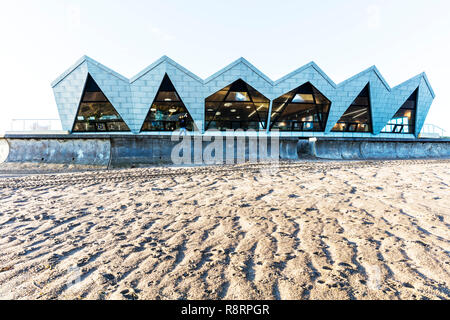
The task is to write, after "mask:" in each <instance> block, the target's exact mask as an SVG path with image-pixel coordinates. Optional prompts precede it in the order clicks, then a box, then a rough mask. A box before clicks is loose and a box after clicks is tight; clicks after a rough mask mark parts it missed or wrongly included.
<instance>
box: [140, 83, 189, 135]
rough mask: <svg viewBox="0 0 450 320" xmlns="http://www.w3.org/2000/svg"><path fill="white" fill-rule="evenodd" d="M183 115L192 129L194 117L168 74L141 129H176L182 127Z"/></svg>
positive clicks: (187, 125)
mask: <svg viewBox="0 0 450 320" xmlns="http://www.w3.org/2000/svg"><path fill="white" fill-rule="evenodd" d="M182 117H184V118H185V123H186V129H187V130H191V131H192V130H193V127H194V122H193V120H192V117H191V115H190V114H189V111H188V110H187V108H186V106H185V105H184V103H183V101H181V99H180V96H179V95H178V93H177V91H176V90H175V87H174V85H173V84H172V81H170V79H169V77H168V76H167V74H166V75H164V78H163V81H162V83H161V86H160V87H159V90H158V93H157V94H156V97H155V100H154V101H153V103H152V105H151V107H150V110H149V112H148V114H147V117H146V118H145V121H144V124H143V125H142V129H141V131H174V130H176V129H179V128H180V119H181V118H182Z"/></svg>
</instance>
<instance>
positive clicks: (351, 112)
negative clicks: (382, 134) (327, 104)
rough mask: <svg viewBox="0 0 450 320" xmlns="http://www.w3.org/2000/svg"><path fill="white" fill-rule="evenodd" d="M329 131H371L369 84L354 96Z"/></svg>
mask: <svg viewBox="0 0 450 320" xmlns="http://www.w3.org/2000/svg"><path fill="white" fill-rule="evenodd" d="M331 131H344V132H372V118H371V116H370V90H369V84H367V86H366V87H365V88H364V89H363V90H362V91H361V93H360V94H359V95H358V97H356V99H355V100H354V101H353V103H352V104H351V105H350V107H349V108H348V109H347V111H345V113H344V114H343V115H342V117H341V118H340V119H339V121H338V122H337V123H336V125H335V126H334V127H333V129H332V130H331Z"/></svg>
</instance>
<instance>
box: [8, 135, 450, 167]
mask: <svg viewBox="0 0 450 320" xmlns="http://www.w3.org/2000/svg"><path fill="white" fill-rule="evenodd" d="M180 141H181V140H180ZM217 141H218V143H217V144H215V143H216V142H217ZM217 141H216V137H214V136H208V137H206V136H204V137H203V139H202V136H196V137H192V139H191V140H190V142H187V144H184V145H180V144H179V141H172V140H171V137H170V136H162V135H160V136H157V135H155V136H151V135H148V136H133V135H123V136H121V135H85V136H80V135H61V136H45V135H42V136H38V135H34V136H9V137H8V136H7V137H5V138H0V163H1V162H11V163H13V162H16V163H20V162H22V163H25V162H27V163H56V164H75V165H94V166H108V167H109V166H112V167H124V166H125V167H126V166H132V165H145V164H164V163H168V164H172V163H174V161H173V160H174V159H178V161H179V162H176V161H175V164H183V163H184V164H189V163H192V164H202V163H206V164H213V163H223V161H225V160H226V162H227V163H235V162H244V161H257V160H270V159H273V155H272V151H273V153H274V154H278V152H279V158H280V159H285V160H297V159H302V158H319V159H335V160H342V159H344V160H358V159H419V158H450V140H437V139H435V140H433V141H428V140H425V141H421V140H410V141H401V140H395V141H388V140H367V139H360V140H358V139H352V140H349V139H340V140H339V139H325V138H322V139H317V140H315V139H310V140H301V139H300V140H299V139H297V138H280V139H279V141H278V143H277V144H276V145H273V146H272V143H271V139H270V138H269V139H267V144H265V140H262V141H261V140H258V139H257V138H256V137H245V139H242V140H240V141H241V142H240V144H239V143H237V142H236V139H234V138H233V137H231V138H228V139H227V138H226V137H223V140H222V142H220V139H219V140H217ZM261 142H263V143H262V145H261ZM189 143H190V147H189ZM266 145H267V147H264V148H262V147H261V146H266ZM180 146H181V147H180ZM277 149H278V150H277ZM185 150H191V151H188V152H187V153H186V151H185Z"/></svg>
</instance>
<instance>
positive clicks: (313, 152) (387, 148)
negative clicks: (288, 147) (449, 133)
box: [298, 139, 450, 160]
mask: <svg viewBox="0 0 450 320" xmlns="http://www.w3.org/2000/svg"><path fill="white" fill-rule="evenodd" d="M298 150H299V156H300V158H302V157H304V156H313V157H316V158H321V159H335V160H342V159H343V160H357V159H426V158H450V140H438V139H435V140H432V141H426V140H425V141H420V140H411V141H398V140H396V141H386V140H380V141H376V140H373V141H370V140H334V139H329V140H328V139H320V140H316V141H303V142H300V143H299V148H298Z"/></svg>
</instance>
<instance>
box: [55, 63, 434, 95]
mask: <svg viewBox="0 0 450 320" xmlns="http://www.w3.org/2000/svg"><path fill="white" fill-rule="evenodd" d="M84 62H89V63H92V64H95V65H96V66H98V67H100V68H102V69H103V70H105V71H106V72H108V73H111V74H112V75H114V76H116V77H118V78H120V79H122V80H124V81H127V82H129V83H130V84H131V83H133V82H135V81H136V80H137V79H139V78H140V77H142V76H143V75H145V74H147V73H148V72H151V70H152V69H154V68H156V67H157V66H158V65H160V64H161V63H164V62H167V63H170V64H171V65H173V66H174V67H176V68H178V69H179V70H181V71H183V72H184V73H186V74H187V75H189V76H190V77H192V78H193V79H195V80H197V81H198V82H201V83H202V84H207V83H208V82H210V81H212V80H214V79H215V78H217V77H218V76H220V75H221V74H223V73H224V72H226V71H228V70H229V69H231V68H233V67H234V66H236V65H237V64H239V63H243V64H245V65H246V66H247V67H249V68H250V69H251V70H252V71H254V72H255V73H256V74H258V75H259V76H260V77H261V78H262V79H264V80H265V81H266V82H268V83H269V84H270V85H272V86H277V85H278V84H280V83H282V82H283V81H285V80H287V79H289V78H291V77H293V76H294V75H296V74H297V73H300V72H302V71H304V70H306V69H307V68H314V69H315V70H316V71H317V72H318V73H319V74H320V75H321V76H322V77H323V78H324V79H325V80H326V81H327V82H328V83H329V84H330V85H331V86H332V87H333V88H335V89H338V88H340V87H343V86H344V85H345V84H347V83H349V82H351V81H353V80H355V79H357V78H359V77H361V76H363V75H365V74H367V73H370V72H373V73H375V75H376V76H377V77H378V78H379V79H380V80H381V82H382V83H383V84H384V86H385V87H386V89H387V90H388V91H392V89H393V88H396V87H399V86H401V85H402V84H403V83H404V82H403V83H401V84H399V85H397V86H396V87H391V86H389V84H388V83H387V81H386V80H385V79H384V77H383V76H382V74H381V73H380V71H379V70H378V69H377V67H376V66H371V67H370V68H368V69H366V70H364V71H362V72H360V73H358V74H356V75H354V76H352V77H350V78H348V79H346V80H344V81H342V82H341V83H339V84H336V83H335V82H334V81H333V80H331V78H330V77H328V75H327V74H326V73H325V72H324V71H323V70H322V69H321V68H320V67H319V66H318V65H317V64H316V63H315V62H314V61H311V62H309V63H307V64H305V65H304V66H302V67H300V68H298V69H296V70H294V71H292V72H290V73H288V74H287V75H285V76H283V77H281V78H280V79H278V80H276V81H273V80H271V79H270V78H269V77H268V76H267V75H265V74H264V73H263V72H261V71H260V70H259V69H258V68H256V67H255V66H254V65H252V64H251V63H250V62H249V61H247V60H246V59H245V58H243V57H241V58H239V59H237V60H235V61H233V62H232V63H230V64H228V65H227V66H226V67H224V68H223V69H221V70H219V71H217V72H216V73H214V74H212V75H211V76H209V77H208V78H206V79H202V78H200V77H199V76H197V75H196V74H194V73H193V72H191V71H189V70H188V69H186V68H184V67H183V66H181V65H180V64H178V63H177V62H175V61H174V60H172V59H171V58H169V57H168V56H165V55H164V56H162V57H161V58H159V59H158V60H156V61H155V62H153V63H152V64H151V65H149V66H148V67H146V68H145V69H144V70H142V71H141V72H139V73H138V74H137V75H135V76H134V77H131V78H130V79H128V78H126V77H124V76H123V75H121V74H119V73H118V72H116V71H114V70H112V69H110V68H108V67H106V66H104V65H103V64H101V63H99V62H97V61H96V60H94V59H92V58H90V57H88V56H86V55H84V56H83V57H81V58H80V59H79V60H78V61H77V62H76V63H75V64H73V65H72V66H71V67H70V68H69V69H67V70H66V71H64V72H63V73H62V74H61V75H60V76H59V77H58V78H56V79H55V80H54V81H53V82H52V83H51V86H52V87H55V86H56V85H57V84H58V83H59V82H61V81H62V80H63V79H64V78H65V77H67V76H68V75H69V74H70V73H71V72H73V71H74V70H75V69H77V68H78V67H79V66H80V65H81V64H82V63H84ZM418 77H423V79H424V81H425V83H426V84H427V87H428V89H429V90H430V93H431V95H432V96H433V98H434V97H435V93H434V91H433V89H432V87H431V85H430V82H429V80H428V78H427V76H426V74H425V72H423V73H420V74H418V75H416V76H415V77H413V78H411V79H409V80H412V79H415V78H418ZM409 80H407V81H409ZM405 82H406V81H405Z"/></svg>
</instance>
